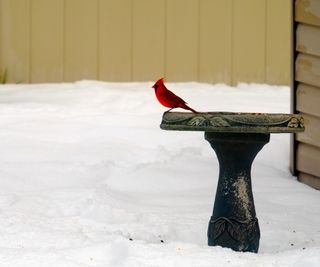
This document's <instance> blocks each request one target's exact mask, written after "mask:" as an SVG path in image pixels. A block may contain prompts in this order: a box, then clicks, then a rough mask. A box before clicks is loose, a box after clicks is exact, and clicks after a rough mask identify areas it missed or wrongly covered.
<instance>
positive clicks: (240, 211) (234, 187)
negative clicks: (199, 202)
mask: <svg viewBox="0 0 320 267" xmlns="http://www.w3.org/2000/svg"><path fill="white" fill-rule="evenodd" d="M160 127H161V129H164V130H180V131H204V132H205V139H206V140H207V141H208V142H209V143H210V145H211V147H212V148H213V149H214V151H215V152H216V155H217V158H218V161H219V180H218V186H217V191H216V197H215V202H214V207H213V213H212V216H211V218H210V221H209V227H208V233H207V235H208V245H209V246H216V245H218V246H222V247H227V248H231V249H233V250H235V251H244V252H246V251H248V252H255V253H256V252H258V249H259V240H260V230H259V224H258V219H257V217H256V212H255V207H254V200H253V194H252V186H251V166H252V162H253V160H254V158H255V157H256V155H257V154H258V152H259V151H260V150H261V149H262V147H263V146H264V145H265V144H266V143H268V142H269V140H270V133H295V132H301V131H303V130H304V126H303V118H302V117H301V116H300V115H294V114H261V113H229V112H208V113H186V112H183V113H181V112H165V113H164V114H163V118H162V122H161V125H160Z"/></svg>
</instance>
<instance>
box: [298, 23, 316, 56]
mask: <svg viewBox="0 0 320 267" xmlns="http://www.w3.org/2000/svg"><path fill="white" fill-rule="evenodd" d="M296 50H297V51H299V52H303V53H307V54H311V55H316V56H320V27H315V26H310V25H306V24H301V23H299V25H298V27H297V32H296Z"/></svg>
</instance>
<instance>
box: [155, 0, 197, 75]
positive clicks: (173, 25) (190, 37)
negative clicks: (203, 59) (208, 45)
mask: <svg viewBox="0 0 320 267" xmlns="http://www.w3.org/2000/svg"><path fill="white" fill-rule="evenodd" d="M155 12H156V10H155ZM166 12H167V21H166V70H165V71H166V77H167V80H169V81H197V80H198V77H199V75H198V69H199V68H198V59H199V43H198V39H199V38H198V37H199V36H198V35H199V1H198V0H169V1H167V10H166Z"/></svg>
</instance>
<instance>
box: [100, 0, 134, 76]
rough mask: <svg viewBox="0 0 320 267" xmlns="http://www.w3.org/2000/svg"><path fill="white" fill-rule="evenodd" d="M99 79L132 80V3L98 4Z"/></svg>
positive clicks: (110, 0) (109, 0)
mask: <svg viewBox="0 0 320 267" xmlns="http://www.w3.org/2000/svg"><path fill="white" fill-rule="evenodd" d="M99 3H100V4H99V5H100V6H99V17H100V19H99V21H100V23H99V40H100V41H99V50H100V54H99V61H100V63H99V67H100V68H99V73H100V75H99V78H100V79H101V80H105V81H131V80H132V0H117V1H114V0H100V2H99Z"/></svg>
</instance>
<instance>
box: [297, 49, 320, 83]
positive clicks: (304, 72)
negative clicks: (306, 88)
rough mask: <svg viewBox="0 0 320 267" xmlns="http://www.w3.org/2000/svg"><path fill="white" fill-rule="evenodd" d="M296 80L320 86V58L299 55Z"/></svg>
mask: <svg viewBox="0 0 320 267" xmlns="http://www.w3.org/2000/svg"><path fill="white" fill-rule="evenodd" d="M295 79H296V80H297V81H299V82H304V83H307V84H310V85H314V86H320V57H315V56H310V55H306V54H299V55H298V57H297V59H296V74H295Z"/></svg>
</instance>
